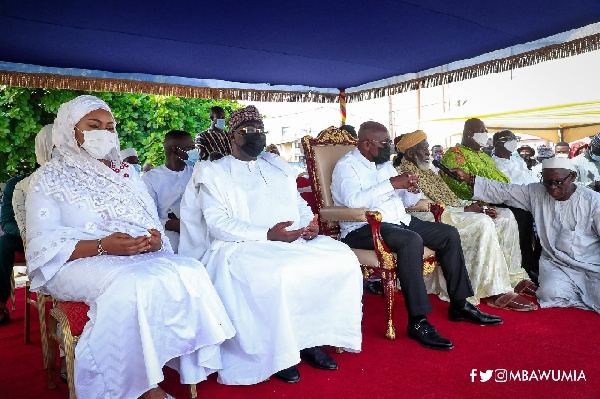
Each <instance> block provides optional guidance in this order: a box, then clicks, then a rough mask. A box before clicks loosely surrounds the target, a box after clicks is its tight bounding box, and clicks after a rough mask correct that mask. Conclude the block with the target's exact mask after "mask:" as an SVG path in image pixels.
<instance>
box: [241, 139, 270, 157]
mask: <svg viewBox="0 0 600 399" xmlns="http://www.w3.org/2000/svg"><path fill="white" fill-rule="evenodd" d="M243 137H244V144H243V145H241V146H240V148H241V149H242V151H244V152H245V153H246V154H247V155H248V156H250V157H252V158H255V157H257V156H258V155H259V154H260V153H261V152H262V150H264V149H265V146H266V145H267V136H265V134H264V133H246V134H244V135H243Z"/></svg>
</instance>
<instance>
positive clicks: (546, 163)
mask: <svg viewBox="0 0 600 399" xmlns="http://www.w3.org/2000/svg"><path fill="white" fill-rule="evenodd" d="M542 169H569V170H572V171H575V167H574V166H573V161H571V160H570V159H569V158H557V157H553V158H548V159H544V160H543V161H542Z"/></svg>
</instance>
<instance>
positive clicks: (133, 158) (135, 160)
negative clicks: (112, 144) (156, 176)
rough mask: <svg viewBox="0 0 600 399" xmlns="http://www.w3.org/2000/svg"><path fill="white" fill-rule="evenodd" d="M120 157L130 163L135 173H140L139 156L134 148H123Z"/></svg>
mask: <svg viewBox="0 0 600 399" xmlns="http://www.w3.org/2000/svg"><path fill="white" fill-rule="evenodd" d="M121 159H122V160H123V162H127V163H128V164H130V165H131V166H132V167H133V169H135V171H136V172H137V174H138V175H139V174H141V173H142V166H141V165H140V158H139V157H138V153H137V151H136V149H135V148H125V149H124V150H122V151H121Z"/></svg>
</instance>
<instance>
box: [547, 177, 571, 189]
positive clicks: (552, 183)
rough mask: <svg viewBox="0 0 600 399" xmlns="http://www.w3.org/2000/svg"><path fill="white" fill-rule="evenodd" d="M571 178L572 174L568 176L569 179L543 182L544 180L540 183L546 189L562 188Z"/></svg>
mask: <svg viewBox="0 0 600 399" xmlns="http://www.w3.org/2000/svg"><path fill="white" fill-rule="evenodd" d="M569 177H571V174H568V175H567V177H565V178H564V179H562V180H542V179H540V181H541V183H542V184H543V185H544V186H545V187H551V186H555V187H560V186H562V185H563V184H564V183H565V182H566V181H567V179H568V178H569Z"/></svg>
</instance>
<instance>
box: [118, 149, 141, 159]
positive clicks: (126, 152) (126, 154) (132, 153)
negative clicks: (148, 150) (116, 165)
mask: <svg viewBox="0 0 600 399" xmlns="http://www.w3.org/2000/svg"><path fill="white" fill-rule="evenodd" d="M137 156H138V153H137V151H136V150H135V148H125V149H124V150H123V151H121V159H125V158H129V157H137Z"/></svg>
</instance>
